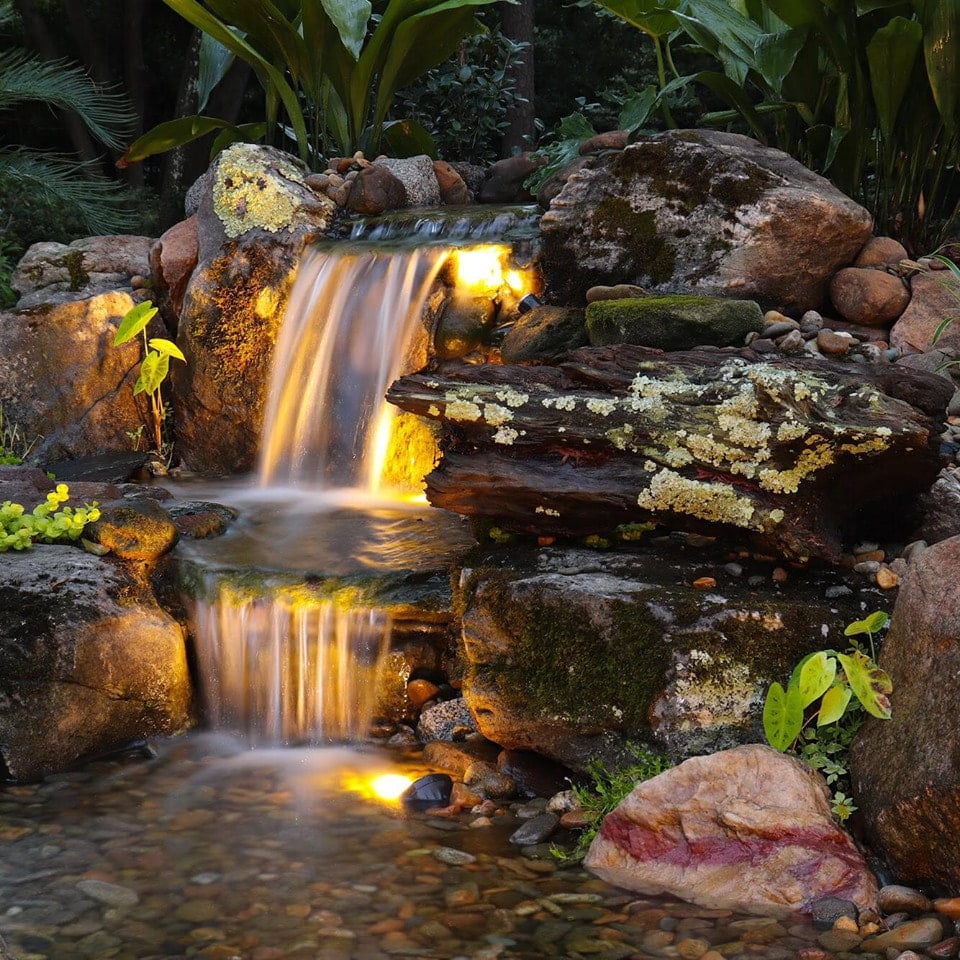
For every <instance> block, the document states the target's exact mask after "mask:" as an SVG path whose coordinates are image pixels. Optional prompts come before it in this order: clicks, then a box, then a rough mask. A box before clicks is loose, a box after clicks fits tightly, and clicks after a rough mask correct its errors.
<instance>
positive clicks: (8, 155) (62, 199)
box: [0, 147, 136, 234]
mask: <svg viewBox="0 0 960 960" xmlns="http://www.w3.org/2000/svg"><path fill="white" fill-rule="evenodd" d="M0 183H2V184H4V187H5V189H7V190H9V195H8V196H6V197H0V201H2V202H3V205H4V206H7V207H8V209H9V212H10V213H12V214H13V215H14V217H16V216H17V215H18V213H19V214H20V215H22V213H21V211H18V209H17V207H20V208H24V207H27V206H28V204H29V202H30V200H34V201H39V202H43V203H52V204H61V205H63V206H64V207H66V208H68V209H69V210H70V211H71V212H72V213H74V214H75V215H76V217H77V218H78V219H79V221H80V222H81V223H82V225H83V227H84V229H86V230H88V231H89V232H90V233H91V234H105V233H118V232H122V231H124V230H129V229H131V228H132V227H133V225H134V224H135V223H136V218H135V216H134V214H133V212H132V211H131V210H130V208H129V203H130V198H129V196H128V193H127V190H126V189H125V188H124V186H123V185H122V184H119V183H114V182H112V181H110V180H105V179H103V178H102V177H91V176H90V175H89V171H88V169H87V165H86V164H84V163H81V162H80V161H78V160H74V159H72V158H71V157H65V156H62V155H60V154H51V153H45V152H41V151H37V150H28V149H25V148H23V147H18V148H6V149H0Z"/></svg>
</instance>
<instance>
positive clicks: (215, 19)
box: [121, 0, 496, 165]
mask: <svg viewBox="0 0 960 960" xmlns="http://www.w3.org/2000/svg"><path fill="white" fill-rule="evenodd" d="M494 2H496V0H388V2H387V4H386V6H385V8H384V9H383V12H382V14H381V15H379V16H373V14H372V10H373V8H372V6H371V4H370V2H369V0H273V2H271V0H206V5H203V4H201V3H199V2H197V0H164V3H166V4H167V6H168V7H170V8H171V9H172V10H174V11H175V12H177V13H178V14H180V16H182V17H183V18H184V19H186V20H188V21H189V22H190V23H191V24H193V26H195V27H196V28H197V29H199V30H201V31H203V32H204V33H205V34H206V35H207V37H208V38H209V42H208V44H207V50H208V51H210V52H211V56H210V64H211V70H210V76H209V80H208V81H207V82H206V83H205V86H204V88H203V89H202V90H201V97H200V99H201V103H202V102H203V99H204V94H205V93H207V92H209V90H210V89H212V88H213V87H214V86H215V85H216V84H217V83H218V82H219V80H220V79H221V78H222V77H223V76H224V75H225V73H226V70H227V69H228V68H229V66H230V64H231V62H232V58H233V57H239V58H240V59H241V60H244V61H246V62H247V63H248V64H250V66H251V67H252V68H253V71H254V73H255V75H256V77H257V79H258V81H259V82H260V85H261V86H262V87H263V91H264V116H265V120H266V123H265V124H264V125H253V126H248V127H245V128H237V127H234V126H233V125H231V124H228V123H226V122H225V121H222V120H218V119H216V118H213V117H206V116H202V115H195V116H191V117H181V118H179V119H177V120H172V121H169V122H168V123H163V124H160V126H158V127H155V128H154V129H153V130H151V131H149V132H148V133H146V134H145V135H144V136H142V137H141V138H139V139H138V140H137V141H136V142H135V143H134V144H132V145H131V146H130V148H129V149H128V150H127V152H126V154H125V155H124V157H123V158H122V160H121V163H122V164H124V165H125V164H128V163H135V162H137V161H139V160H143V159H144V158H146V157H148V156H151V155H153V154H155V153H160V152H163V151H164V150H169V149H170V148H171V147H174V146H179V145H180V144H183V143H187V142H189V141H190V140H195V139H196V138H197V137H200V136H203V135H205V134H206V133H209V132H211V131H214V130H219V131H221V135H220V136H219V137H218V139H217V141H216V142H215V144H214V151H217V150H219V149H220V148H221V147H223V146H225V145H226V144H227V143H229V142H230V141H231V140H235V139H250V138H252V139H259V138H261V137H262V136H266V138H267V139H268V140H269V141H272V142H275V141H277V140H278V137H279V134H281V133H283V134H284V135H289V136H290V137H291V138H292V139H293V141H294V142H295V143H296V145H297V151H298V153H299V155H300V159H301V160H303V161H304V162H305V163H310V162H314V163H319V162H320V159H321V157H322V156H323V155H324V154H325V153H326V152H327V150H328V149H330V148H333V147H334V146H335V147H336V149H338V150H340V151H341V152H342V153H352V152H354V151H356V150H358V149H360V150H365V151H367V152H368V153H370V152H377V151H378V150H379V149H380V143H381V140H382V139H384V137H386V139H387V141H388V142H389V143H390V145H391V147H392V148H393V149H394V150H397V151H403V150H404V148H406V149H408V150H410V151H412V152H430V149H431V144H430V141H429V137H428V136H427V135H426V133H425V131H423V130H422V128H420V127H419V125H416V124H413V123H411V122H410V121H402V122H401V121H395V122H393V123H392V124H388V123H387V122H386V118H387V114H388V112H389V110H390V106H391V104H392V102H393V99H394V97H395V95H396V93H397V91H398V90H399V89H400V88H401V87H404V86H407V85H408V84H410V83H412V82H413V81H414V80H416V79H417V78H418V77H420V76H422V75H423V74H424V73H426V72H427V71H428V70H430V69H432V68H433V67H435V66H437V65H438V64H441V63H443V61H444V60H446V59H447V58H448V57H449V56H451V55H452V54H453V53H454V51H456V49H457V46H458V44H459V43H460V41H461V40H462V39H463V37H465V36H467V35H468V34H469V33H470V32H471V31H472V30H474V29H475V22H476V21H475V19H474V15H473V9H472V8H474V7H478V6H485V5H487V4H490V3H494ZM217 45H219V47H220V48H223V50H218V48H217ZM224 51H225V52H226V55H224Z"/></svg>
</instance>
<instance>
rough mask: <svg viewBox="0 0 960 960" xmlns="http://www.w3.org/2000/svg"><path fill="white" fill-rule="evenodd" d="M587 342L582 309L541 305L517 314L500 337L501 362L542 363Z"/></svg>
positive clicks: (583, 345) (556, 358)
mask: <svg viewBox="0 0 960 960" xmlns="http://www.w3.org/2000/svg"><path fill="white" fill-rule="evenodd" d="M586 345H587V328H586V321H585V318H584V313H583V310H581V309H579V308H577V307H551V306H541V307H535V308H534V309H533V310H531V311H530V312H529V313H525V314H524V315H523V316H522V317H520V319H519V320H518V321H517V322H516V324H515V325H514V327H513V329H512V330H510V331H509V332H508V333H507V335H506V336H505V337H504V338H503V344H502V345H501V348H500V352H501V354H502V356H503V362H504V363H542V362H544V361H547V362H549V361H551V360H558V359H560V358H561V357H562V356H563V355H564V354H566V353H567V352H568V351H570V350H576V349H577V347H585V346H586Z"/></svg>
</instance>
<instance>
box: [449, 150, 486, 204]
mask: <svg viewBox="0 0 960 960" xmlns="http://www.w3.org/2000/svg"><path fill="white" fill-rule="evenodd" d="M450 167H451V169H452V170H453V171H454V172H455V173H456V174H458V175H459V176H460V177H461V178H462V180H463V182H464V183H465V184H466V185H467V193H468V194H469V198H470V203H473V201H474V199H475V198H476V197H477V196H479V194H480V189H481V187H482V186H483V181H484V179H486V176H487V168H486V167H483V166H481V165H480V164H478V163H466V162H464V161H462V160H458V161H456V162H455V163H451V164H450Z"/></svg>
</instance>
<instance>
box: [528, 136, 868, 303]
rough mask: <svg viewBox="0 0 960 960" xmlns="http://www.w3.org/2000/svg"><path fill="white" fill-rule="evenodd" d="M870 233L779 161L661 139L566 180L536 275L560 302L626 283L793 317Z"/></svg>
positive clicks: (744, 144) (705, 141)
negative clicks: (728, 299) (745, 303)
mask: <svg viewBox="0 0 960 960" xmlns="http://www.w3.org/2000/svg"><path fill="white" fill-rule="evenodd" d="M871 227H872V221H871V219H870V215H869V213H867V211H866V210H864V209H863V207H861V206H859V205H858V204H856V203H854V202H853V201H852V200H850V199H849V198H847V197H845V196H844V195H843V194H841V193H840V192H839V191H838V190H836V189H835V188H834V187H833V186H832V185H831V184H830V183H828V182H827V181H826V180H824V179H823V178H822V177H818V176H817V175H816V174H813V173H811V172H810V171H809V170H807V169H806V168H805V167H803V166H802V165H801V164H800V163H798V162H797V161H796V160H794V159H793V158H791V157H789V156H788V155H787V154H785V153H782V152H781V151H779V150H774V149H772V148H769V147H763V146H761V145H760V144H758V143H757V142H756V141H753V140H750V139H749V138H747V137H743V136H739V135H737V134H731V133H721V132H717V131H709V130H671V131H668V132H667V133H662V134H654V135H652V136H648V137H641V138H640V139H639V140H638V141H637V142H636V143H632V144H630V145H629V146H627V147H626V148H625V149H624V150H622V151H619V152H614V153H610V154H606V155H603V156H600V157H596V158H595V159H594V161H593V163H592V165H591V166H590V167H588V168H585V169H582V170H580V171H578V172H577V173H575V174H573V175H572V176H571V177H570V179H569V180H568V181H567V183H566V186H565V187H564V188H563V190H562V191H561V192H560V194H559V195H558V196H557V197H555V198H554V200H553V202H552V203H551V205H550V209H549V210H548V211H547V212H546V213H545V214H544V216H543V219H542V221H541V230H542V237H543V264H544V273H545V277H546V281H547V289H548V291H549V292H550V293H551V295H552V296H553V297H554V298H556V299H558V300H560V301H563V302H568V303H572V302H576V301H577V300H579V299H581V298H582V297H583V296H584V294H585V293H586V291H587V289H588V288H589V287H592V286H594V285H595V284H613V283H620V282H632V283H638V284H640V285H641V286H643V287H645V288H648V289H650V290H653V291H658V292H664V293H702V294H708V295H717V296H735V297H738V298H741V299H754V300H757V301H758V302H759V303H760V304H761V305H762V306H763V307H764V308H768V307H774V308H777V309H781V310H783V309H789V310H791V311H799V312H803V311H804V310H808V309H816V308H818V307H820V306H821V304H822V303H823V301H824V299H825V295H826V288H827V283H828V282H829V279H830V277H831V276H832V275H833V274H834V273H835V272H836V270H837V269H838V268H839V267H842V266H846V265H847V264H848V263H850V262H851V261H852V260H853V258H854V257H855V256H856V255H857V252H858V251H859V250H860V248H861V247H862V246H863V244H864V242H865V241H866V240H867V238H868V237H869V236H870V232H871Z"/></svg>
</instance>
